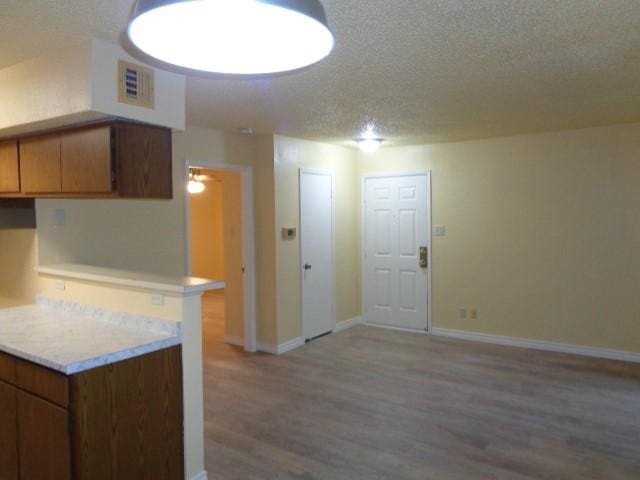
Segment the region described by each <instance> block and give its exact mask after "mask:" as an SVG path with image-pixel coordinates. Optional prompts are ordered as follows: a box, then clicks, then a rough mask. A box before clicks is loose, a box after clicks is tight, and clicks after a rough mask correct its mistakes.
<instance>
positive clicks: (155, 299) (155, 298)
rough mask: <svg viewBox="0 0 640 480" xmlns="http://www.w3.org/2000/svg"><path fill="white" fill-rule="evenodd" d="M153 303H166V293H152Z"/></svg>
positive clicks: (160, 304) (159, 304)
mask: <svg viewBox="0 0 640 480" xmlns="http://www.w3.org/2000/svg"><path fill="white" fill-rule="evenodd" d="M151 305H158V306H162V305H164V295H151Z"/></svg>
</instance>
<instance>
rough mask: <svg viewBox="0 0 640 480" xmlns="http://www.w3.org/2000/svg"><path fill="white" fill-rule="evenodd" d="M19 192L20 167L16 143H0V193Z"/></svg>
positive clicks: (13, 141)
mask: <svg viewBox="0 0 640 480" xmlns="http://www.w3.org/2000/svg"><path fill="white" fill-rule="evenodd" d="M19 191H20V167H19V164H18V142H17V141H15V140H12V141H8V142H0V193H17V192H19Z"/></svg>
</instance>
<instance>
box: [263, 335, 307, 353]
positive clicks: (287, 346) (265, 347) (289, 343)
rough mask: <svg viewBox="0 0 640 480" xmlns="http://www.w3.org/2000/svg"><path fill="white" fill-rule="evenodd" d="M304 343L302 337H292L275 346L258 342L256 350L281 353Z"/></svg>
mask: <svg viewBox="0 0 640 480" xmlns="http://www.w3.org/2000/svg"><path fill="white" fill-rule="evenodd" d="M303 345H304V339H303V338H302V337H298V338H294V339H293V340H289V341H287V342H284V343H281V344H280V345H278V346H277V347H276V346H274V345H266V344H263V343H259V344H258V351H260V352H264V353H270V354H271V355H282V354H283V353H287V352H290V351H291V350H295V349H296V348H300V347H301V346H303Z"/></svg>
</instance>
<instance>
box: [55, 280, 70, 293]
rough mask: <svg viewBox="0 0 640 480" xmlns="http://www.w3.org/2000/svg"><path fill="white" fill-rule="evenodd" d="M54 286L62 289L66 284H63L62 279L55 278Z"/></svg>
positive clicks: (65, 287) (64, 288)
mask: <svg viewBox="0 0 640 480" xmlns="http://www.w3.org/2000/svg"><path fill="white" fill-rule="evenodd" d="M55 287H56V290H62V291H64V290H66V289H67V285H66V284H65V282H64V280H56V283H55Z"/></svg>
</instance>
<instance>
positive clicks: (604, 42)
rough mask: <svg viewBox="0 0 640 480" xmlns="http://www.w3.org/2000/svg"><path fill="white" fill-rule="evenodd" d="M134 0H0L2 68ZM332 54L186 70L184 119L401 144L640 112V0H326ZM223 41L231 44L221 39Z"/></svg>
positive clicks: (615, 119)
mask: <svg viewBox="0 0 640 480" xmlns="http://www.w3.org/2000/svg"><path fill="white" fill-rule="evenodd" d="M132 4H133V0H109V1H104V0H55V1H53V0H50V1H42V0H40V1H36V0H0V12H1V13H2V15H1V16H0V45H2V47H0V68H2V67H5V66H8V65H11V64H13V63H16V62H19V61H21V60H24V59H27V58H30V57H34V56H37V55H39V54H42V53H46V52H47V51H49V50H50V49H57V48H60V47H62V46H64V45H68V44H71V43H74V42H78V41H84V40H85V39H86V38H88V37H90V36H97V37H100V38H104V39H108V40H111V41H114V42H115V41H118V39H119V38H120V35H121V34H122V31H123V30H124V28H125V26H126V23H127V19H128V16H129V13H130V11H131V6H132ZM324 5H325V7H326V10H327V15H328V17H329V22H330V24H331V26H332V28H333V30H334V31H335V33H336V37H337V46H336V49H335V51H334V53H333V54H332V55H331V56H330V57H329V58H328V59H327V60H325V61H323V62H322V63H320V64H318V65H315V66H313V67H311V68H309V69H307V70H305V71H302V72H298V73H294V74H289V75H284V76H280V77H273V78H261V79H253V80H237V79H220V78H202V77H201V78H198V77H190V78H189V80H188V84H187V121H188V124H191V125H200V126H208V127H215V128H223V129H235V128H237V127H240V126H250V127H253V129H254V130H255V131H257V132H261V133H271V132H273V133H280V134H285V135H291V136H297V137H302V138H309V139H316V140H324V141H334V142H345V141H349V140H350V139H353V138H354V137H356V136H357V135H358V131H359V129H360V128H361V126H362V125H363V123H364V122H365V121H366V120H367V119H375V121H376V123H377V124H378V125H379V127H380V131H381V133H382V135H383V136H385V137H388V138H389V139H390V140H391V141H394V142H397V143H423V142H436V141H451V140H460V139H469V138H481V137H490V136H498V135H506V134H513V133H521V132H533V131H543V130H557V129H567V128H577V127H586V126H593V125H604V124H610V123H620V122H631V121H640V1H639V0H394V1H389V0H324ZM220 48H224V45H221V46H220Z"/></svg>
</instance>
